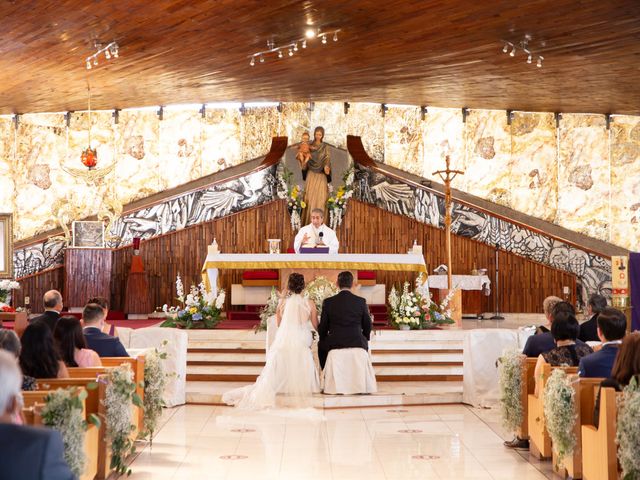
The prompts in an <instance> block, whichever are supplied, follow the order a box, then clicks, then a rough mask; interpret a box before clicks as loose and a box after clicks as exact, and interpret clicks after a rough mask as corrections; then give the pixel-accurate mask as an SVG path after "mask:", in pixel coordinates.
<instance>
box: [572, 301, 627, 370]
mask: <svg viewBox="0 0 640 480" xmlns="http://www.w3.org/2000/svg"><path fill="white" fill-rule="evenodd" d="M626 332H627V319H626V317H625V316H624V313H622V312H621V311H620V310H616V309H615V308H612V307H605V308H604V309H603V310H602V311H601V312H600V313H599V314H598V336H599V337H600V340H602V348H601V349H600V350H598V351H596V352H594V353H592V354H591V355H587V356H586V357H582V358H581V359H580V367H579V369H578V372H579V374H580V376H581V377H592V378H598V377H602V378H609V377H610V376H611V369H612V368H613V363H614V362H615V361H616V355H618V348H619V347H620V344H621V343H622V338H623V337H624V335H625V333H626Z"/></svg>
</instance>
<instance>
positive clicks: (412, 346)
mask: <svg viewBox="0 0 640 480" xmlns="http://www.w3.org/2000/svg"><path fill="white" fill-rule="evenodd" d="M369 345H370V348H371V351H376V350H402V351H411V350H462V348H463V344H462V341H459V340H421V341H413V340H404V341H403V340H393V339H391V340H390V339H384V340H381V339H378V338H374V339H373V340H372V341H371V342H370V343H369ZM264 348H265V342H264V339H263V340H251V341H250V340H243V341H239V340H223V341H218V340H203V341H200V340H198V341H193V342H192V341H190V342H189V345H188V349H189V350H198V349H227V350H228V349H233V350H246V349H251V350H255V349H258V350H264Z"/></svg>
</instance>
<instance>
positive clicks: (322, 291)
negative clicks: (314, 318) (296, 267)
mask: <svg viewBox="0 0 640 480" xmlns="http://www.w3.org/2000/svg"><path fill="white" fill-rule="evenodd" d="M339 291H340V290H338V287H337V286H336V284H335V283H333V282H330V281H329V280H327V279H326V278H325V277H323V276H320V277H316V278H315V279H314V280H313V281H311V282H309V283H308V284H307V285H306V287H305V288H304V291H303V295H304V296H305V297H307V298H310V299H311V300H312V301H313V303H315V305H316V309H317V311H318V318H320V315H321V314H322V303H323V302H324V300H325V299H326V298H329V297H333V296H334V295H337V294H338V292H339Z"/></svg>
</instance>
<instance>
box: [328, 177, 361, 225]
mask: <svg viewBox="0 0 640 480" xmlns="http://www.w3.org/2000/svg"><path fill="white" fill-rule="evenodd" d="M354 178H355V175H354V168H353V165H352V166H351V167H349V169H348V170H347V171H346V172H345V174H344V175H343V177H342V180H343V182H344V183H343V185H342V186H341V187H340V188H338V190H337V191H336V194H335V195H331V196H330V197H329V199H328V200H327V210H328V211H329V227H331V228H332V229H334V230H335V229H336V228H338V227H339V226H340V224H342V218H343V217H344V213H345V211H346V209H347V202H348V201H349V199H350V198H351V197H352V196H353V180H354ZM330 193H333V189H330Z"/></svg>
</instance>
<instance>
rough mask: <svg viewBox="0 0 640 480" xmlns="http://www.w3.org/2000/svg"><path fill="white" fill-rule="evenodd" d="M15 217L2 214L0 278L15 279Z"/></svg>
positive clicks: (0, 217)
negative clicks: (13, 222)
mask: <svg viewBox="0 0 640 480" xmlns="http://www.w3.org/2000/svg"><path fill="white" fill-rule="evenodd" d="M12 221H13V215H12V214H11V213H0V278H13V224H12Z"/></svg>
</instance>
